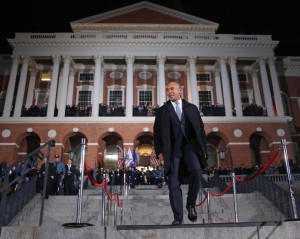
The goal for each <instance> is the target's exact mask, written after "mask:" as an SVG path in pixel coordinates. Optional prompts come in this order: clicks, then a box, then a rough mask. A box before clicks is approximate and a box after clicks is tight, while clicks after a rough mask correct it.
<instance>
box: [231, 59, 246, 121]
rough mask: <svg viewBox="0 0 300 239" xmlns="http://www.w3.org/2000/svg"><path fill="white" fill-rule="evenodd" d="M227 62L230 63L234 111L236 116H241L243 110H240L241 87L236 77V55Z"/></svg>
mask: <svg viewBox="0 0 300 239" xmlns="http://www.w3.org/2000/svg"><path fill="white" fill-rule="evenodd" d="M229 64H230V72H231V80H232V89H233V98H234V105H235V112H236V116H237V117H242V116H243V110H242V102H241V89H240V85H239V81H238V77H237V70H236V57H230V59H229Z"/></svg>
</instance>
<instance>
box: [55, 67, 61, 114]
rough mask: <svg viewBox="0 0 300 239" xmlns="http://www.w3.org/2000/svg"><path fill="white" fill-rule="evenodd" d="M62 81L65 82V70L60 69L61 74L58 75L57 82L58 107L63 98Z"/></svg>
mask: <svg viewBox="0 0 300 239" xmlns="http://www.w3.org/2000/svg"><path fill="white" fill-rule="evenodd" d="M62 82H63V71H62V70H60V71H59V76H58V84H57V96H56V103H55V104H56V108H57V107H58V106H59V102H60V98H61V87H62Z"/></svg>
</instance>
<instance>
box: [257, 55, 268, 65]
mask: <svg viewBox="0 0 300 239" xmlns="http://www.w3.org/2000/svg"><path fill="white" fill-rule="evenodd" d="M257 62H258V64H259V65H260V66H261V65H265V64H266V58H265V57H259V58H258V59H257Z"/></svg>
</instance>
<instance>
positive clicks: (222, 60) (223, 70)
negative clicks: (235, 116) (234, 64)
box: [219, 57, 232, 116]
mask: <svg viewBox="0 0 300 239" xmlns="http://www.w3.org/2000/svg"><path fill="white" fill-rule="evenodd" d="M219 62H220V65H221V76H222V86H223V95H224V99H226V100H224V103H225V104H224V107H225V115H226V116H232V103H231V93H230V85H229V80H228V73H227V69H226V58H225V57H222V58H220V59H219Z"/></svg>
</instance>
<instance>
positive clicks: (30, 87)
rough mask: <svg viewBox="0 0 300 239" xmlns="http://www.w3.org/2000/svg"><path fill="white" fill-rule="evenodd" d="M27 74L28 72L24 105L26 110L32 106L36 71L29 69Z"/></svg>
mask: <svg viewBox="0 0 300 239" xmlns="http://www.w3.org/2000/svg"><path fill="white" fill-rule="evenodd" d="M29 72H30V79H29V85H28V91H27V96H26V104H25V106H26V108H29V107H30V106H31V105H32V101H33V91H34V85H35V81H36V73H37V71H36V70H35V69H29Z"/></svg>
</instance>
